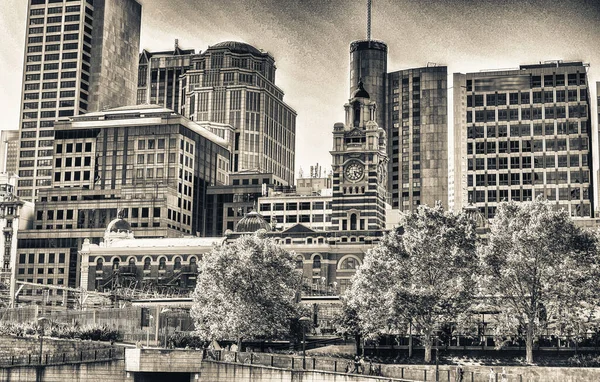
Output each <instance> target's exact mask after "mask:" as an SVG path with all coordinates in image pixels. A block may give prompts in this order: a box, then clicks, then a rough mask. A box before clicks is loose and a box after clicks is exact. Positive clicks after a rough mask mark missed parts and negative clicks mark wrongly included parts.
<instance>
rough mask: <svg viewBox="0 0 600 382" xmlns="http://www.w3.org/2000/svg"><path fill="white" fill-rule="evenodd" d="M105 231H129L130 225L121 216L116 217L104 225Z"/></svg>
mask: <svg viewBox="0 0 600 382" xmlns="http://www.w3.org/2000/svg"><path fill="white" fill-rule="evenodd" d="M106 231H107V232H131V225H129V223H128V222H127V220H125V219H123V218H116V219H114V220H113V221H111V222H110V223H108V227H106Z"/></svg>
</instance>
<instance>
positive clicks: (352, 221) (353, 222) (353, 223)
mask: <svg viewBox="0 0 600 382" xmlns="http://www.w3.org/2000/svg"><path fill="white" fill-rule="evenodd" d="M350 230H351V231H355V230H356V214H352V215H350Z"/></svg>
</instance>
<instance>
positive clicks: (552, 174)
mask: <svg viewBox="0 0 600 382" xmlns="http://www.w3.org/2000/svg"><path fill="white" fill-rule="evenodd" d="M586 72H587V68H586V65H584V64H583V63H581V62H561V61H557V62H552V63H546V64H537V65H522V66H521V67H520V69H519V70H511V71H495V72H478V73H468V74H466V75H465V74H459V73H457V74H455V75H454V95H455V99H454V105H455V116H454V118H455V125H454V129H455V130H454V138H455V142H454V145H455V147H454V155H455V159H454V167H455V168H454V186H455V193H454V194H455V196H454V208H455V210H457V209H462V208H463V207H464V206H466V205H467V204H469V203H473V204H474V205H475V206H476V207H478V208H479V210H480V212H481V213H482V214H483V215H484V216H485V217H487V218H493V217H494V214H495V211H496V207H497V205H498V203H499V202H501V201H503V200H514V201H526V200H532V199H533V198H536V197H537V196H539V195H541V196H543V197H545V198H546V199H548V200H550V201H551V202H553V203H556V205H557V208H564V209H565V210H567V211H568V212H569V213H570V214H571V216H573V217H593V216H594V215H593V214H594V196H593V189H594V187H593V183H594V182H593V176H592V175H593V174H592V171H591V169H592V163H593V160H592V129H591V116H590V112H591V111H590V104H589V94H590V92H589V88H588V83H587V74H586ZM462 89H464V91H463V90H462ZM457 97H458V98H457Z"/></svg>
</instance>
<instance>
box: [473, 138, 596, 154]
mask: <svg viewBox="0 0 600 382" xmlns="http://www.w3.org/2000/svg"><path fill="white" fill-rule="evenodd" d="M567 143H568V144H569V145H568V147H567ZM544 146H545V148H544ZM496 148H497V150H496ZM588 148H589V140H588V138H586V137H573V138H569V139H567V138H556V139H554V138H545V139H533V140H529V141H525V140H502V141H484V142H467V154H469V155H471V154H473V153H475V154H496V153H499V154H504V153H518V152H524V153H530V152H547V151H580V150H584V151H585V150H588Z"/></svg>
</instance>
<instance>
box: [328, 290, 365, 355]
mask: <svg viewBox="0 0 600 382" xmlns="http://www.w3.org/2000/svg"><path fill="white" fill-rule="evenodd" d="M341 300H342V309H341V311H340V312H339V313H338V314H337V315H336V316H335V317H334V320H333V325H334V326H335V328H336V331H337V333H338V334H340V335H342V336H344V338H346V336H352V337H354V341H355V342H356V355H359V346H360V340H361V330H360V323H359V320H358V313H357V311H356V309H355V308H353V307H352V306H351V305H350V304H349V303H348V300H347V298H345V296H342V298H341Z"/></svg>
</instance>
